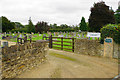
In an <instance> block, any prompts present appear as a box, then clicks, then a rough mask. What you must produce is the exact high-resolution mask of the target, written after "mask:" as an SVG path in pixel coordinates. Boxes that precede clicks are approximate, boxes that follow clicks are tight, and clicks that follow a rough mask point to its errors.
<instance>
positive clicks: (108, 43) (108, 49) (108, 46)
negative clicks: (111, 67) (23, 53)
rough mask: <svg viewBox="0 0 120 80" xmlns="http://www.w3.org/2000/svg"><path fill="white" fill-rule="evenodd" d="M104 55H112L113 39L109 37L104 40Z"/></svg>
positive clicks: (110, 56)
mask: <svg viewBox="0 0 120 80" xmlns="http://www.w3.org/2000/svg"><path fill="white" fill-rule="evenodd" d="M104 57H109V58H112V57H113V39H112V38H110V37H107V38H106V39H105V40H104Z"/></svg>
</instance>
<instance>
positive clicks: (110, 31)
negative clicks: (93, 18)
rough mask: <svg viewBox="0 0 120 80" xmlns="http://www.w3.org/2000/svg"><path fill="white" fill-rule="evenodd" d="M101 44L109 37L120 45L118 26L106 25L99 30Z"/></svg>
mask: <svg viewBox="0 0 120 80" xmlns="http://www.w3.org/2000/svg"><path fill="white" fill-rule="evenodd" d="M100 31H101V43H104V39H105V38H106V37H111V38H113V40H114V41H115V42H116V43H119V44H120V25H115V24H108V25H106V26H104V27H103V28H101V30H100Z"/></svg>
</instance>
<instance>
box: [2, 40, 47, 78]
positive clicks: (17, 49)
mask: <svg viewBox="0 0 120 80" xmlns="http://www.w3.org/2000/svg"><path fill="white" fill-rule="evenodd" d="M47 52H48V45H47V44H46V42H32V43H25V44H22V45H19V44H17V45H14V46H11V47H5V48H2V78H15V77H16V76H17V75H20V74H21V73H22V72H24V71H26V70H28V69H31V68H33V67H34V66H37V65H39V64H40V63H41V62H43V61H45V59H46V57H45V56H46V54H47Z"/></svg>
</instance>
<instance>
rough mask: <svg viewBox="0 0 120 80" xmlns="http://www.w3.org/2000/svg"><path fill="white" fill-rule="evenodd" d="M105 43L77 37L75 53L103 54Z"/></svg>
mask: <svg viewBox="0 0 120 80" xmlns="http://www.w3.org/2000/svg"><path fill="white" fill-rule="evenodd" d="M103 47H104V45H102V44H100V43H99V41H97V40H87V39H76V40H75V53H78V54H86V55H92V56H103V53H104V48H103Z"/></svg>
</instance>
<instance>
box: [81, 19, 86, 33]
mask: <svg viewBox="0 0 120 80" xmlns="http://www.w3.org/2000/svg"><path fill="white" fill-rule="evenodd" d="M80 30H81V31H87V24H86V22H85V18H84V17H82V19H81V23H80Z"/></svg>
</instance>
